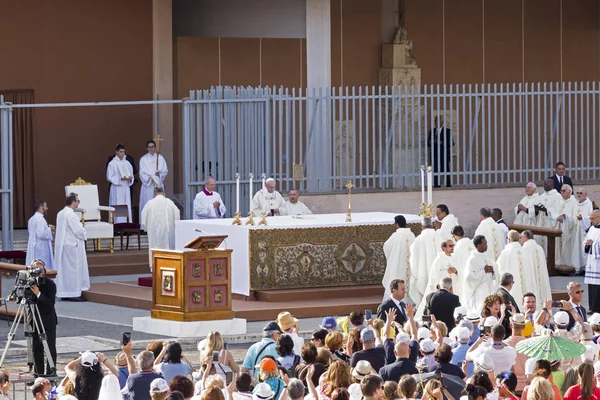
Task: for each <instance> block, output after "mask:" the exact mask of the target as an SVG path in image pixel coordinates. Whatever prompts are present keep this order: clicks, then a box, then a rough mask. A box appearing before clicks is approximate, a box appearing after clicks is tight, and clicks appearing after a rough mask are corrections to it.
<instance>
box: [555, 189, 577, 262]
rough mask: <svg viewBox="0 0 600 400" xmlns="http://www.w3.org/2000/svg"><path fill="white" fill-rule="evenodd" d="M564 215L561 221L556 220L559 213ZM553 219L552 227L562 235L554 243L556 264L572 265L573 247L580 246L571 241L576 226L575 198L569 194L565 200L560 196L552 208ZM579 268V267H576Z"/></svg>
mask: <svg viewBox="0 0 600 400" xmlns="http://www.w3.org/2000/svg"><path fill="white" fill-rule="evenodd" d="M563 214H564V215H565V218H564V220H563V222H559V221H558V219H557V218H558V217H559V216H560V215H563ZM552 217H553V219H554V220H555V221H556V222H555V223H554V228H556V229H560V230H562V236H561V238H560V240H557V243H556V264H557V265H568V266H573V247H574V246H580V244H579V243H573V239H574V238H575V232H576V230H577V228H578V225H577V224H575V222H577V200H575V197H573V196H571V197H569V198H568V199H567V200H565V199H563V198H561V201H560V202H559V203H558V204H557V205H556V207H555V208H554V214H553V215H552ZM577 269H579V267H577Z"/></svg>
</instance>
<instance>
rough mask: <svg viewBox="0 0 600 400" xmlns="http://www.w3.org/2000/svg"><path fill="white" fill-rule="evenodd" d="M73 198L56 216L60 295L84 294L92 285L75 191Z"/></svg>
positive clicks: (56, 255) (56, 248) (57, 266)
mask: <svg viewBox="0 0 600 400" xmlns="http://www.w3.org/2000/svg"><path fill="white" fill-rule="evenodd" d="M67 201H69V202H70V204H69V205H68V206H65V208H63V209H62V210H61V211H60V212H59V213H58V215H57V216H56V243H55V257H54V265H55V267H56V272H57V276H56V297H60V298H61V299H64V298H76V299H77V298H81V292H82V291H84V290H88V289H89V288H90V273H89V270H88V263H87V255H86V252H85V240H86V235H85V228H84V227H83V225H81V218H80V217H79V215H77V214H76V213H75V211H74V210H75V209H76V208H77V207H78V206H79V199H78V198H77V196H76V195H73V194H72V193H71V194H69V195H68V196H67Z"/></svg>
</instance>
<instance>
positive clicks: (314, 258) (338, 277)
mask: <svg viewBox="0 0 600 400" xmlns="http://www.w3.org/2000/svg"><path fill="white" fill-rule="evenodd" d="M408 227H409V228H410V229H411V230H412V231H413V233H414V234H415V235H418V234H419V233H420V232H421V226H420V225H419V224H408ZM395 230H396V225H393V224H390V225H387V224H384V225H358V226H357V225H353V226H331V227H315V228H287V229H256V230H250V235H249V246H250V289H251V290H268V289H290V288H311V287H332V286H333V287H335V286H352V285H374V284H381V280H382V279H383V274H384V273H385V267H386V259H385V255H384V254H383V244H384V243H385V241H386V240H387V239H388V238H389V237H390V236H391V235H392V233H394V232H395Z"/></svg>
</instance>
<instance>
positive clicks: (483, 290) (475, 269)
mask: <svg viewBox="0 0 600 400" xmlns="http://www.w3.org/2000/svg"><path fill="white" fill-rule="evenodd" d="M473 244H474V246H475V249H476V250H475V251H473V252H472V253H471V255H470V256H469V258H468V259H467V263H466V265H465V278H466V279H465V287H464V293H465V299H466V301H467V303H466V305H465V307H466V308H467V310H477V311H479V312H480V311H481V310H482V308H483V301H484V300H485V298H486V297H487V296H489V295H490V294H493V293H494V291H495V285H496V275H497V272H496V265H495V264H496V263H495V262H494V259H492V258H490V257H489V256H488V255H487V248H488V244H487V240H486V239H485V237H483V236H482V235H478V236H475V237H474V238H473ZM461 304H462V303H461Z"/></svg>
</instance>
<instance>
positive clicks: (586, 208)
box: [572, 188, 594, 272]
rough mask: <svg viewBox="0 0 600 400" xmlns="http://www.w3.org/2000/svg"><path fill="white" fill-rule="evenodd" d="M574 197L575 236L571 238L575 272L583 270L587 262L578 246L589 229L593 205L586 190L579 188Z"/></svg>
mask: <svg viewBox="0 0 600 400" xmlns="http://www.w3.org/2000/svg"><path fill="white" fill-rule="evenodd" d="M575 197H576V198H577V205H576V206H575V214H576V215H577V219H576V220H575V225H577V226H576V227H575V231H574V232H573V234H574V235H575V236H574V238H573V254H572V263H573V267H575V271H576V272H581V271H584V270H585V264H586V262H587V257H586V254H585V253H584V252H583V248H582V247H581V246H579V245H578V244H579V243H583V241H584V240H585V235H586V234H587V231H588V229H590V214H591V213H592V211H593V209H594V204H593V203H592V201H591V200H590V199H588V197H587V190H585V188H579V189H577V190H576V191H575Z"/></svg>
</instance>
